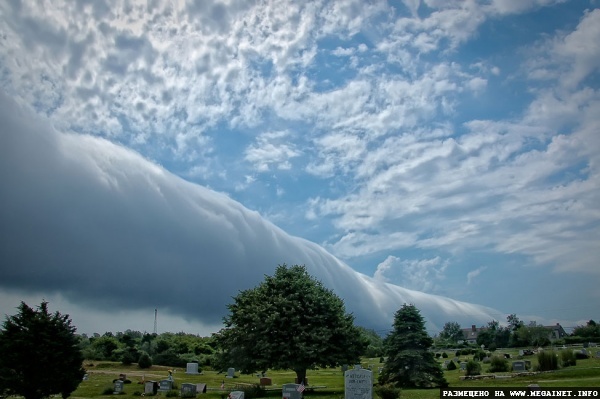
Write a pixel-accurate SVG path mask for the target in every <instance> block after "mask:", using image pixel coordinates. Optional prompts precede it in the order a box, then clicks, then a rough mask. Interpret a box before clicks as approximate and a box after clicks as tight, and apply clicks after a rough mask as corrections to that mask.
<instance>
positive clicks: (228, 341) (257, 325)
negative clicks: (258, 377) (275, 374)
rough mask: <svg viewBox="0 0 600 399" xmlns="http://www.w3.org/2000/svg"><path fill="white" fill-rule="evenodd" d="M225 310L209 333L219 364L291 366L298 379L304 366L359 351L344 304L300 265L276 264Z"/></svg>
mask: <svg viewBox="0 0 600 399" xmlns="http://www.w3.org/2000/svg"><path fill="white" fill-rule="evenodd" d="M228 309H229V311H230V314H229V315H228V316H226V317H225V318H224V320H223V321H224V325H225V327H224V328H223V329H221V330H220V331H219V332H218V333H217V334H216V335H215V338H216V340H217V342H218V344H219V347H220V348H221V351H222V352H221V356H222V357H221V361H220V366H221V368H226V367H235V368H237V369H239V370H241V371H242V372H243V373H253V372H256V371H266V370H267V369H269V368H275V369H291V370H294V371H295V372H296V376H297V378H298V382H301V381H305V379H306V370H308V369H313V368H315V367H330V366H332V367H333V366H337V365H340V364H344V363H354V362H356V361H358V360H359V355H360V354H361V352H362V351H363V350H364V349H365V345H366V343H365V340H364V338H363V334H361V332H360V331H359V330H358V329H357V328H356V327H355V326H354V316H353V315H351V314H346V311H345V306H344V302H343V301H342V300H341V299H340V298H339V297H338V296H337V295H335V294H334V293H333V291H331V290H329V289H327V288H325V287H324V286H323V284H322V283H321V282H320V281H317V280H315V279H314V278H313V277H311V276H310V275H309V274H308V272H307V271H306V268H305V267H304V266H298V265H295V266H291V267H288V266H286V265H280V266H278V267H277V269H276V270H275V273H274V275H273V276H265V280H264V281H263V282H262V283H261V284H259V285H258V286H257V287H255V288H253V289H249V290H245V291H241V292H240V293H239V294H238V295H237V296H236V297H235V298H234V302H233V303H232V304H230V305H228Z"/></svg>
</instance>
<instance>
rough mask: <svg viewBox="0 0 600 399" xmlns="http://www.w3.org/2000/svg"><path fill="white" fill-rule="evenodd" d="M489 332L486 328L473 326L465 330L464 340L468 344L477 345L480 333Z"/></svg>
mask: <svg viewBox="0 0 600 399" xmlns="http://www.w3.org/2000/svg"><path fill="white" fill-rule="evenodd" d="M485 330H487V328H486V327H479V328H477V327H475V324H473V325H472V326H471V328H463V329H462V332H463V340H464V342H465V343H467V344H476V343H477V336H478V335H479V333H480V332H482V331H485Z"/></svg>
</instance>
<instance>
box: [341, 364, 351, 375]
mask: <svg viewBox="0 0 600 399" xmlns="http://www.w3.org/2000/svg"><path fill="white" fill-rule="evenodd" d="M348 367H349V366H348V365H347V364H342V373H345V372H346V371H348Z"/></svg>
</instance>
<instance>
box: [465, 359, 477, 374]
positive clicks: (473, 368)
mask: <svg viewBox="0 0 600 399" xmlns="http://www.w3.org/2000/svg"><path fill="white" fill-rule="evenodd" d="M466 374H467V375H479V374H481V364H479V362H476V361H475V360H469V361H468V362H467V373H466Z"/></svg>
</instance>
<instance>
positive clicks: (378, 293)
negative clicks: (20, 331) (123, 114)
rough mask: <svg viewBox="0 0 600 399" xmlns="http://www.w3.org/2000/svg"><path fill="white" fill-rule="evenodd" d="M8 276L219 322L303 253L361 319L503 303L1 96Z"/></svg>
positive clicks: (301, 260)
mask: <svg viewBox="0 0 600 399" xmlns="http://www.w3.org/2000/svg"><path fill="white" fill-rule="evenodd" d="M0 119H1V120H2V121H3V129H2V133H1V136H0V139H1V141H0V181H1V182H2V186H3V190H2V192H3V194H2V206H1V207H0V254H1V258H0V262H1V263H2V264H3V265H7V267H3V278H2V280H1V283H0V286H2V287H4V288H5V289H9V288H10V289H20V290H23V291H28V292H33V293H35V292H41V293H44V292H46V293H57V292H60V293H61V295H63V296H64V297H65V298H66V299H67V300H69V301H71V302H74V303H78V304H86V306H90V307H91V308H95V309H107V308H116V309H121V310H134V311H135V310H139V309H146V308H148V307H155V306H157V307H160V308H161V309H168V311H169V312H170V313H171V314H177V315H181V316H183V317H185V318H186V319H188V320H199V321H202V322H204V323H206V324H216V323H218V321H219V320H220V319H221V317H223V316H224V315H225V314H226V307H225V305H226V304H227V303H229V302H230V300H231V297H232V296H234V295H236V293H237V292H238V291H239V290H241V289H247V288H251V287H253V286H255V285H256V284H257V283H259V282H260V281H262V279H263V277H264V275H265V274H271V273H272V272H273V270H274V269H275V267H276V266H277V265H278V264H282V263H287V264H290V265H291V264H305V265H306V266H307V267H308V270H309V272H310V273H311V274H312V275H314V276H315V277H317V278H318V279H319V280H321V281H323V283H324V284H325V285H326V286H327V287H329V288H331V289H333V290H334V291H335V292H336V294H338V295H339V296H340V297H342V298H343V299H344V300H345V303H346V307H347V310H348V311H351V312H353V313H354V314H355V316H356V319H357V322H358V323H360V324H362V325H368V326H372V327H375V328H388V327H389V323H390V320H391V318H392V316H393V313H394V312H395V311H396V310H397V309H398V308H399V307H400V306H401V305H402V304H403V303H414V304H415V305H417V307H418V308H419V309H421V311H422V312H423V314H424V316H425V317H426V318H427V320H428V321H429V322H430V323H432V325H434V326H435V325H437V326H440V325H441V324H443V323H444V322H445V321H447V320H457V321H459V322H460V321H463V322H464V323H472V322H479V321H480V322H485V321H488V320H490V319H493V318H497V316H498V314H500V312H498V311H495V310H492V309H489V308H485V307H482V306H478V305H474V304H469V303H464V302H459V301H455V300H452V299H449V298H444V297H439V296H434V295H429V294H425V293H422V292H418V291H412V290H408V289H404V288H402V287H399V286H395V285H392V284H387V283H385V282H381V281H377V280H375V279H373V278H370V277H368V276H365V275H362V274H359V273H357V272H355V271H354V270H352V269H351V268H349V267H348V266H347V265H346V264H344V263H343V262H341V261H340V260H338V259H337V258H335V257H334V256H332V255H331V254H329V253H328V252H327V251H325V250H324V249H323V248H321V247H320V246H318V245H316V244H314V243H311V242H308V241H306V240H303V239H300V238H297V237H292V236H290V235H288V234H286V233H285V232H283V231H282V230H281V229H279V228H277V227H276V226H274V225H273V224H271V223H270V222H268V221H266V220H264V219H263V218H261V216H260V215H259V214H258V213H256V212H253V211H250V210H248V209H246V208H244V207H243V206H242V205H241V204H239V203H238V202H235V201H233V200H231V199H230V198H228V197H227V196H225V195H222V194H219V193H216V192H214V191H211V190H208V189H206V188H204V187H201V186H199V185H195V184H192V183H190V182H187V181H184V180H182V179H181V178H179V177H177V176H175V175H173V174H171V173H169V172H168V171H166V170H165V169H163V168H162V167H159V166H157V165H156V164H153V163H151V162H149V161H147V160H146V159H144V158H142V157H141V156H140V155H138V154H137V153H134V152H132V151H131V150H128V149H126V148H124V147H121V146H118V145H115V144H113V143H110V142H108V141H106V140H104V139H99V138H94V137H90V136H86V135H72V134H64V133H59V132H56V131H55V130H54V129H53V128H51V127H50V126H49V124H48V121H47V120H46V119H45V118H38V117H36V116H34V115H33V114H32V113H31V112H30V111H28V110H26V109H22V108H21V107H19V106H17V105H16V104H15V103H14V102H13V101H12V100H11V99H9V98H8V97H7V96H6V95H5V94H2V95H1V96H0Z"/></svg>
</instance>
